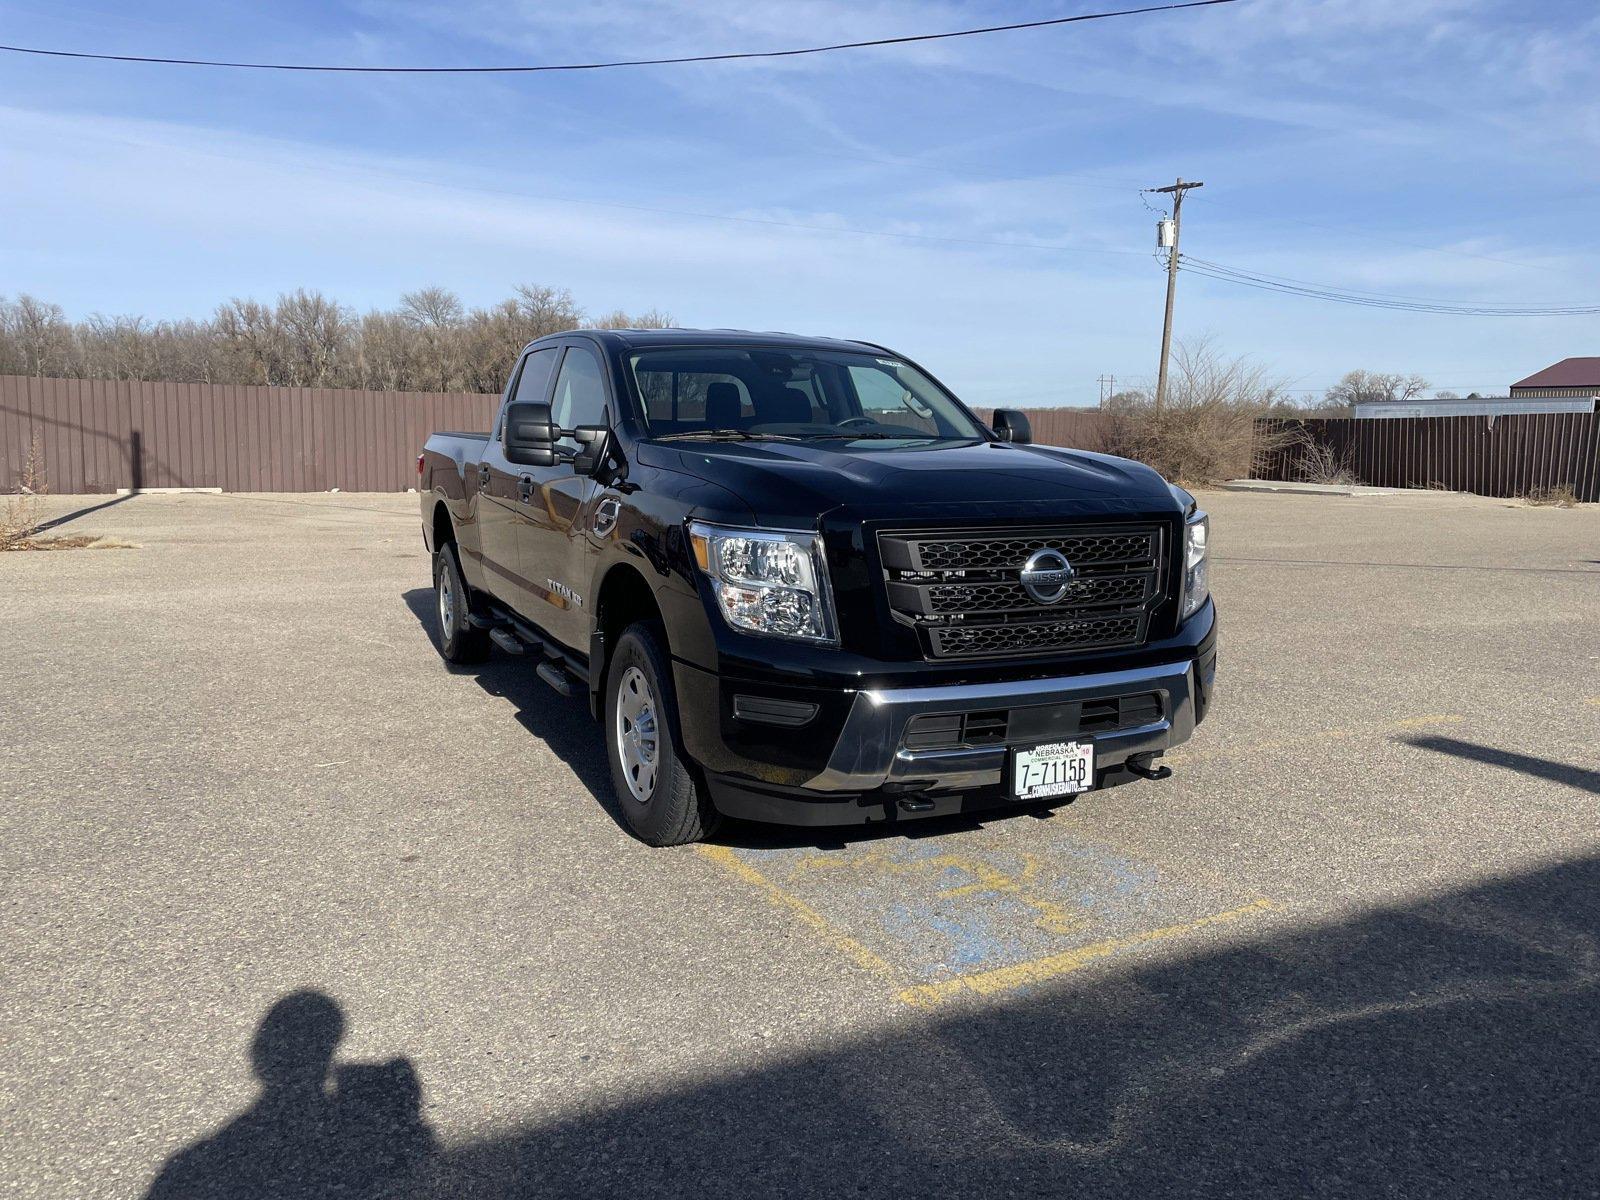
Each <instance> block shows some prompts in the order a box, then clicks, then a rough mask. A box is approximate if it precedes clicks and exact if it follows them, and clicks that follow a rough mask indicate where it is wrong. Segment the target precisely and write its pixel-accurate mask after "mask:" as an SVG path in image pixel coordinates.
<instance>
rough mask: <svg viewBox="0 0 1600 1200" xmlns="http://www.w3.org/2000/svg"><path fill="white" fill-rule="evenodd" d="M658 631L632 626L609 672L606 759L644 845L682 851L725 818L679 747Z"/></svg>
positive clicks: (626, 812) (673, 697)
mask: <svg viewBox="0 0 1600 1200" xmlns="http://www.w3.org/2000/svg"><path fill="white" fill-rule="evenodd" d="M664 644H665V639H664V638H663V637H662V636H661V633H660V630H659V628H658V627H656V626H653V625H650V624H647V623H644V622H640V623H639V624H636V625H630V626H629V627H628V628H627V629H626V630H625V631H624V632H623V634H622V637H620V638H619V639H618V640H617V648H616V650H615V651H613V652H612V655H611V667H610V670H609V671H607V673H606V719H605V730H606V757H607V758H608V759H609V760H610V763H611V782H612V786H613V787H614V788H615V789H616V793H617V803H618V805H620V806H621V808H622V815H623V817H624V818H625V819H626V820H627V822H628V827H629V828H630V829H632V830H633V832H634V833H635V835H637V836H638V838H639V840H640V841H643V842H648V843H649V844H650V845H652V846H680V845H683V844H684V843H685V842H697V841H699V840H701V839H702V838H704V837H706V836H707V835H708V834H710V833H712V832H713V831H714V830H715V829H716V827H717V825H718V824H719V823H720V822H721V816H720V814H718V812H717V810H716V809H715V808H713V807H712V805H711V801H710V798H709V797H708V796H707V795H706V791H705V785H704V784H703V783H701V782H700V781H699V779H697V778H696V776H695V774H694V772H693V771H692V770H691V769H690V767H689V764H688V762H687V760H685V758H684V757H683V752H682V751H681V750H680V749H679V746H680V744H681V743H680V740H679V737H678V708H677V696H676V695H675V694H674V693H673V690H672V674H671V668H670V666H669V665H668V663H667V656H666V653H665V651H664V650H663V646H664Z"/></svg>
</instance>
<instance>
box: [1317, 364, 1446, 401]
mask: <svg viewBox="0 0 1600 1200" xmlns="http://www.w3.org/2000/svg"><path fill="white" fill-rule="evenodd" d="M1427 387H1428V381H1427V380H1426V379H1424V378H1423V377H1422V376H1421V375H1394V374H1387V373H1384V372H1381V371H1359V370H1358V371H1351V372H1349V373H1347V374H1346V375H1345V377H1344V378H1343V379H1341V380H1339V382H1338V383H1336V384H1334V385H1333V386H1332V387H1331V388H1329V389H1328V392H1327V395H1326V396H1325V397H1324V399H1325V400H1326V401H1327V402H1328V403H1330V404H1372V403H1380V404H1393V403H1398V402H1401V401H1405V400H1410V399H1411V398H1412V397H1413V396H1418V395H1420V394H1421V393H1422V392H1424V391H1426V390H1427Z"/></svg>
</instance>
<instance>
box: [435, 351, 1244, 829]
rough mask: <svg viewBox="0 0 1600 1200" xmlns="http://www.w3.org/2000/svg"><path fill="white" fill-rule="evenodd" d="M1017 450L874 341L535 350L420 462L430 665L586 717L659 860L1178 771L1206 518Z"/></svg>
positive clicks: (1068, 461)
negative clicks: (729, 824) (463, 668)
mask: <svg viewBox="0 0 1600 1200" xmlns="http://www.w3.org/2000/svg"><path fill="white" fill-rule="evenodd" d="M1029 443H1030V435H1029V428H1028V421H1027V419H1026V417H1025V416H1024V415H1023V414H1022V413H1019V412H1013V411H1009V410H1005V409H1002V410H999V411H997V412H995V414H994V421H993V425H992V427H990V426H986V425H984V424H983V423H982V422H980V421H979V420H978V418H977V417H975V416H974V415H973V414H972V413H971V411H969V410H968V409H967V408H966V407H964V406H963V405H962V404H961V402H960V401H959V400H957V399H956V398H955V396H954V395H952V394H951V393H950V392H949V391H948V390H947V389H946V388H945V387H943V386H942V385H941V384H940V383H938V381H936V380H935V379H934V378H933V377H932V376H931V375H929V374H928V373H927V372H926V371H924V370H923V369H922V368H920V367H919V366H917V365H916V364H915V363H912V362H910V361H909V360H907V359H905V358H904V357H902V356H900V355H897V354H895V353H894V352H893V351H890V350H886V349H885V348H883V347H882V346H875V345H871V344H868V343H864V342H846V341H833V340H828V339H822V338H801V337H794V336H791V335H788V334H769V333H742V332H733V331H727V330H714V331H696V330H685V329H675V330H606V331H599V332H587V331H586V332H575V333H564V334H558V335H554V336H551V337H546V338H541V339H539V340H538V341H536V342H533V343H531V344H530V345H529V346H527V347H526V348H525V349H524V350H523V352H522V355H521V357H520V359H519V360H518V363H517V366H516V368H515V370H514V371H513V373H512V376H511V379H510V381H509V382H508V383H507V385H506V391H505V395H504V396H503V397H502V400H501V404H500V411H499V414H498V416H497V418H496V421H495V426H494V429H493V430H492V431H490V432H488V433H438V434H434V435H433V436H432V437H430V438H429V439H428V442H427V445H426V447H425V448H424V450H423V452H422V454H421V455H420V456H419V457H418V459H417V471H418V474H419V476H420V478H419V480H418V489H417V490H418V492H419V493H420V495H421V498H422V528H423V535H424V538H425V540H426V543H427V546H428V548H429V550H430V551H431V552H432V555H433V578H434V585H435V588H436V592H437V598H438V620H439V631H438V632H439V645H440V649H441V651H442V653H443V655H444V657H445V659H446V660H448V661H449V662H452V663H466V662H472V661H477V660H481V659H482V658H483V657H484V656H485V655H487V654H488V653H490V651H491V647H493V646H498V647H500V648H501V649H502V650H503V651H506V652H509V653H513V654H525V655H527V656H528V657H529V659H530V662H531V664H532V669H533V670H535V671H537V673H538V675H539V677H540V678H541V679H543V680H544V681H545V682H546V683H548V684H549V685H550V686H551V687H553V688H554V689H555V690H556V691H557V692H559V693H561V694H562V695H571V694H573V693H576V692H586V693H587V696H588V703H589V708H590V711H591V713H592V714H593V715H594V716H595V717H597V718H599V719H600V721H601V723H602V728H603V732H604V741H605V748H606V754H607V756H608V758H609V760H610V764H611V776H612V780H613V783H614V785H615V788H616V794H617V801H618V804H619V805H620V807H621V811H622V813H623V814H624V816H625V817H626V819H627V821H628V823H629V825H630V826H631V828H632V829H633V830H634V832H635V833H636V834H637V835H638V836H639V837H640V838H642V839H644V840H645V841H647V842H650V843H652V844H655V845H670V844H675V843H681V842H687V841H693V840H695V839H698V838H701V837H703V836H705V835H706V834H707V833H709V832H710V831H711V830H712V829H713V828H714V827H715V825H716V824H717V822H718V820H719V819H720V816H721V815H723V814H726V815H730V816H735V817H742V818H747V819H754V820H760V821H776V822H784V823H790V824H800V825H834V824H852V823H863V822H874V821H892V820H903V819H905V818H909V817H922V816H931V815H935V814H941V813H953V812H965V811H973V810H976V809H980V808H985V807H990V806H1007V805H1027V804H1036V805H1037V804H1049V803H1062V802H1065V801H1067V800H1070V799H1071V798H1072V797H1073V796H1074V795H1075V794H1077V793H1079V792H1083V791H1087V790H1089V789H1091V788H1104V787H1108V786H1112V785H1115V784H1120V783H1125V782H1127V781H1129V780H1130V779H1133V778H1143V779H1159V778H1163V777H1165V776H1166V775H1168V774H1170V770H1169V769H1168V768H1166V767H1162V766H1159V765H1157V762H1156V760H1157V759H1158V758H1160V756H1161V755H1162V753H1163V752H1164V751H1166V750H1168V749H1170V748H1171V747H1173V746H1176V745H1177V744H1178V743H1180V742H1182V741H1184V740H1185V739H1187V738H1188V737H1189V736H1190V734H1191V733H1193V731H1194V727H1195V725H1196V724H1198V723H1199V721H1200V720H1201V719H1202V718H1203V717H1204V716H1205V712H1206V706H1207V704H1208V702H1209V700H1210V697H1211V692H1212V687H1213V684H1214V680H1215V676H1216V617H1215V612H1214V608H1213V605H1212V602H1211V599H1210V595H1209V591H1208V588H1207V562H1206V537H1207V526H1208V522H1207V519H1206V516H1205V515H1204V514H1203V513H1201V512H1198V511H1197V510H1196V506H1195V501H1194V498H1193V497H1192V496H1190V495H1189V494H1188V493H1187V492H1185V491H1183V490H1182V489H1181V488H1178V487H1174V486H1171V485H1169V484H1167V483H1166V482H1164V481H1163V480H1162V479H1161V478H1160V476H1158V475H1157V474H1156V473H1155V472H1154V471H1152V470H1150V469H1149V468H1147V467H1144V466H1141V465H1140V464H1138V463H1135V462H1130V461H1127V460H1125V459H1120V458H1112V457H1109V456H1107V455H1102V454H1091V453H1087V452H1084V451H1078V450H1063V449H1055V448H1051V447H1045V446H1035V445H1031V444H1029Z"/></svg>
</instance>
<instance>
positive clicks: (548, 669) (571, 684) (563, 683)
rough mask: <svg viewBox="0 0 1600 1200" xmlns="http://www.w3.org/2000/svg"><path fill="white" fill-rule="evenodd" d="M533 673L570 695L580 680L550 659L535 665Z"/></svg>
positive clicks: (565, 694) (563, 693)
mask: <svg viewBox="0 0 1600 1200" xmlns="http://www.w3.org/2000/svg"><path fill="white" fill-rule="evenodd" d="M533 673H534V674H535V675H537V676H538V677H539V678H540V679H542V680H544V681H545V682H546V683H548V684H549V685H550V686H551V687H553V688H555V690H556V691H557V692H559V693H560V694H561V695H563V696H570V695H572V693H573V692H574V691H575V690H576V685H577V682H578V681H577V680H576V679H574V678H573V677H572V676H571V675H568V674H567V673H566V672H565V671H563V670H562V669H561V668H560V667H558V666H556V664H555V663H553V662H551V661H549V660H548V659H546V660H545V661H544V662H542V663H540V664H539V665H538V666H537V667H535V668H534V669H533Z"/></svg>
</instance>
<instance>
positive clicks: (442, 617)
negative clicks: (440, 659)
mask: <svg viewBox="0 0 1600 1200" xmlns="http://www.w3.org/2000/svg"><path fill="white" fill-rule="evenodd" d="M433 611H434V616H435V619H436V620H437V622H438V630H439V653H440V654H441V655H443V656H444V660H445V662H447V663H478V662H482V661H483V660H484V659H486V658H488V657H489V634H488V631H487V630H483V629H478V628H476V627H474V626H473V624H472V623H471V622H470V621H469V620H468V619H467V617H468V616H469V614H470V613H471V611H472V592H471V591H470V590H469V589H468V587H467V581H466V580H465V579H463V578H462V577H461V563H460V561H459V560H458V559H457V558H456V548H455V544H454V543H453V542H446V543H445V544H444V545H443V546H440V547H439V549H438V550H437V551H436V552H435V553H434V556H433Z"/></svg>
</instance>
